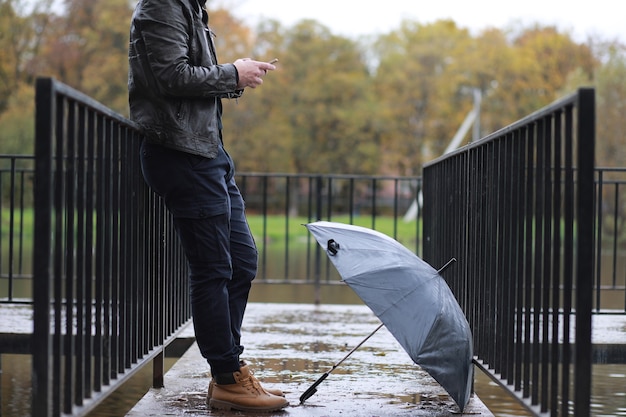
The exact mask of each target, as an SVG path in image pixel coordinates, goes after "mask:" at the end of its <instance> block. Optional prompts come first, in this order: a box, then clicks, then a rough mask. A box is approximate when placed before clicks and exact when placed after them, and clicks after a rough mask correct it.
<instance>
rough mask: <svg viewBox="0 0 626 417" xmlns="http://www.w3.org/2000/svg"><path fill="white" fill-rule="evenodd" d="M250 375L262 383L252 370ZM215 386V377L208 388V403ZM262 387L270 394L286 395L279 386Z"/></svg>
mask: <svg viewBox="0 0 626 417" xmlns="http://www.w3.org/2000/svg"><path fill="white" fill-rule="evenodd" d="M250 375H251V376H252V378H254V379H255V380H256V381H257V382H258V383H259V384H261V382H260V381H259V380H258V379H256V377H255V376H254V375H252V372H250ZM214 386H215V379H211V382H209V389H208V390H207V393H206V402H207V404H208V403H209V400H210V399H211V397H212V396H213V387H214ZM262 388H263V389H264V390H265V391H267V392H269V393H270V394H273V395H276V396H278V397H284V396H285V393H284V392H282V391H281V390H279V389H278V388H266V387H263V386H262Z"/></svg>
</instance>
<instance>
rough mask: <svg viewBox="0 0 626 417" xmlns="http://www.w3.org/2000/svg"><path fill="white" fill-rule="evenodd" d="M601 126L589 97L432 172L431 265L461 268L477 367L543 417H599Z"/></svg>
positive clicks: (427, 182) (469, 149) (456, 275)
mask: <svg viewBox="0 0 626 417" xmlns="http://www.w3.org/2000/svg"><path fill="white" fill-rule="evenodd" d="M594 123H595V113H594V91H593V90H591V89H580V90H579V91H578V92H577V93H576V94H573V95H571V96H569V97H567V98H564V99H562V100H559V101H557V102H555V103H554V104H552V105H550V106H547V107H546V108H544V109H542V110H540V111H538V112H536V113H534V114H532V115H530V116H528V117H526V118H524V119H522V120H520V121H518V122H516V123H514V124H512V125H511V126H509V127H507V128H505V129H502V130H500V131H498V132H495V133H493V134H491V135H489V136H487V137H485V138H483V139H481V140H480V141H478V142H475V143H472V144H470V145H468V146H466V147H465V148H462V149H460V150H457V151H455V152H453V153H451V154H449V155H446V156H444V157H441V158H439V159H438V160H436V161H434V162H432V163H429V164H428V165H427V166H426V167H425V168H424V256H425V258H426V260H427V261H429V262H430V263H431V264H433V265H441V264H443V263H444V262H445V261H446V260H447V259H449V258H450V257H451V256H454V257H456V258H457V259H458V260H459V263H458V266H457V267H456V268H455V271H456V272H450V273H449V274H448V275H447V278H448V277H450V278H449V281H448V282H449V284H450V286H451V288H452V290H453V292H454V293H455V295H456V296H457V298H458V300H459V303H460V304H461V307H462V308H463V310H464V312H465V314H466V316H467V318H468V321H469V322H470V325H471V328H472V331H473V335H474V352H475V355H476V358H477V360H476V363H477V364H478V365H479V367H481V368H482V369H483V370H485V371H486V372H488V373H489V374H490V375H491V376H492V378H493V379H494V380H496V381H498V382H500V384H501V385H502V386H503V387H505V388H506V389H508V390H509V391H510V392H511V393H512V394H514V395H515V396H516V397H517V398H518V399H519V400H520V402H522V403H523V404H525V405H526V406H527V408H528V409H529V410H530V411H532V412H533V413H536V414H544V413H545V414H550V415H552V416H557V415H570V414H571V413H572V412H573V413H574V415H576V416H588V415H589V414H590V397H591V363H592V357H591V348H592V346H591V313H592V305H593V289H594V286H593V282H594V281H593V278H594V276H593V274H594V192H595V189H594V146H595V134H594V131H595V126H594ZM572 327H573V328H574V330H573V331H571V329H572Z"/></svg>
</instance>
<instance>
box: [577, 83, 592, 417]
mask: <svg viewBox="0 0 626 417" xmlns="http://www.w3.org/2000/svg"><path fill="white" fill-rule="evenodd" d="M577 107H578V113H577V119H578V121H577V126H578V133H577V135H578V138H577V139H578V194H577V196H576V205H577V207H578V210H577V219H576V222H577V229H578V230H577V234H578V244H577V246H578V248H577V253H578V256H577V257H576V352H575V368H574V369H575V373H576V378H575V380H576V388H575V393H574V398H576V405H575V408H574V415H576V416H579V417H583V416H588V415H589V413H590V410H591V378H592V374H591V359H592V354H591V310H592V303H593V222H594V217H593V206H594V188H595V187H594V169H595V95H594V90H592V89H580V90H579V91H578V103H577ZM588 255H589V256H588Z"/></svg>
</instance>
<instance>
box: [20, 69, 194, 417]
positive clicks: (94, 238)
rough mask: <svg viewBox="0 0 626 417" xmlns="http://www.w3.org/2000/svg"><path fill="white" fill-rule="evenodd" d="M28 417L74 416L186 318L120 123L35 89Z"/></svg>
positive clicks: (153, 204) (173, 251) (178, 258)
mask: <svg viewBox="0 0 626 417" xmlns="http://www.w3.org/2000/svg"><path fill="white" fill-rule="evenodd" d="M36 87H37V90H36V139H35V140H36V143H35V160H36V166H35V188H34V208H35V214H34V250H33V259H34V262H33V279H34V284H33V300H34V307H33V317H34V333H33V341H34V342H33V343H32V355H33V379H32V389H33V391H32V398H33V401H32V415H33V416H59V415H61V414H72V415H84V414H86V413H87V412H89V411H90V410H91V409H92V408H93V407H95V405H97V404H98V403H99V401H100V400H101V399H103V398H104V397H106V395H108V394H109V393H110V392H112V391H113V390H115V389H116V388H118V387H119V386H120V385H121V384H122V383H123V382H124V381H125V380H126V379H127V378H128V377H129V376H130V375H132V374H133V373H134V371H135V370H137V369H138V368H139V367H141V366H143V365H144V364H146V363H148V361H150V360H152V359H156V361H155V362H154V363H155V364H156V365H158V366H155V370H156V375H157V376H158V375H159V374H160V375H162V356H163V350H164V348H165V346H166V345H167V344H168V343H169V341H171V340H173V338H174V337H175V334H176V332H177V330H178V329H180V328H181V327H182V326H183V325H184V324H186V323H187V322H188V321H189V320H190V315H191V314H190V308H189V305H188V290H187V279H186V264H185V262H184V256H183V253H182V251H181V249H180V245H179V244H178V243H177V240H176V237H175V234H174V232H173V227H172V224H171V222H170V220H169V216H168V215H167V214H166V210H165V208H164V206H163V203H162V202H161V200H159V199H158V198H155V197H154V195H153V194H152V193H150V192H149V191H148V189H147V187H146V185H145V183H144V181H143V178H142V175H141V170H140V166H139V162H138V161H139V157H138V152H139V142H140V136H139V134H138V133H137V132H138V130H137V128H136V127H135V126H134V125H133V124H132V123H131V122H129V121H128V120H126V119H124V118H122V117H121V116H119V115H117V114H116V113H114V112H112V111H111V110H109V109H108V108H106V107H105V106H103V105H101V104H99V103H97V102H95V101H94V100H92V99H90V98H89V97H87V96H85V95H83V94H81V93H79V92H77V91H75V90H73V89H71V88H70V87H67V86H66V85H64V84H62V83H59V82H57V81H55V80H53V79H47V78H46V79H38V80H37V86H36Z"/></svg>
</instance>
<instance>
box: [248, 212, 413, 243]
mask: <svg viewBox="0 0 626 417" xmlns="http://www.w3.org/2000/svg"><path fill="white" fill-rule="evenodd" d="M331 220H332V221H333V222H338V223H350V217H349V216H347V215H345V216H337V217H333V218H332V219H331ZM248 223H249V224H250V229H251V230H252V234H253V235H254V237H255V239H256V240H257V245H259V246H260V245H263V244H271V245H272V246H274V245H276V246H284V245H285V244H286V243H288V244H289V245H290V246H291V245H293V246H297V245H301V244H302V245H304V244H306V242H307V239H308V238H309V237H310V234H309V232H308V230H307V228H306V227H305V226H304V225H305V224H306V223H309V221H308V219H307V218H306V217H290V218H288V219H285V217H284V216H279V215H276V216H272V215H270V216H267V217H266V218H265V221H264V220H263V216H261V215H249V216H248ZM352 224H355V225H357V226H363V227H367V228H369V229H372V228H373V229H375V230H377V231H379V232H381V233H384V234H386V235H388V236H390V237H395V238H396V240H398V241H399V242H400V243H402V244H404V245H406V246H408V247H414V246H415V240H416V238H415V235H416V227H417V226H416V223H415V220H413V221H410V222H405V221H403V220H402V219H398V220H397V223H396V226H395V227H396V230H395V236H394V219H393V217H388V216H380V217H376V220H375V224H374V227H372V218H371V217H369V216H355V217H353V218H352ZM264 230H265V234H264V233H263V231H264ZM420 230H421V224H420ZM264 235H265V239H263V236H264Z"/></svg>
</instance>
